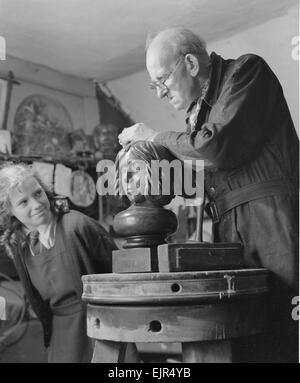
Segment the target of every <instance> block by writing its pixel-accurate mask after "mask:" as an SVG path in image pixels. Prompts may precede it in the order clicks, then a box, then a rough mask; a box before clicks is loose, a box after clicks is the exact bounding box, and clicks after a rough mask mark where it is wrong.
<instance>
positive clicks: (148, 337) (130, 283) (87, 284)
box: [82, 269, 268, 363]
mask: <svg viewBox="0 0 300 383" xmlns="http://www.w3.org/2000/svg"><path fill="white" fill-rule="evenodd" d="M82 281H83V296H82V298H83V300H84V301H86V302H88V305H87V331H88V335H89V336H90V337H91V338H93V339H95V340H96V346H95V352H94V357H93V362H98V363H117V362H119V363H120V362H122V361H124V356H125V350H126V345H127V344H130V343H137V342H180V343H182V353H183V361H184V362H231V361H232V351H231V342H232V340H233V339H234V338H238V337H241V336H247V335H253V334H257V333H260V332H262V331H263V328H264V325H265V318H266V299H267V292H268V286H267V270H265V269H242V270H220V271H205V272H178V273H145V274H142V273H132V274H97V275H86V276H83V277H82ZM127 361H134V360H133V359H132V360H130V359H129V360H128V359H127Z"/></svg>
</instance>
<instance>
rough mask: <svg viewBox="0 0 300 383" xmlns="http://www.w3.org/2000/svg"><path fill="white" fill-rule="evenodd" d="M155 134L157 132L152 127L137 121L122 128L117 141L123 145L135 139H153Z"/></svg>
mask: <svg viewBox="0 0 300 383" xmlns="http://www.w3.org/2000/svg"><path fill="white" fill-rule="evenodd" d="M156 134H157V132H156V131H155V130H154V129H151V128H149V127H148V126H147V125H145V124H144V123H142V122H139V123H137V124H134V125H132V126H129V128H125V129H123V131H122V133H121V134H119V143H120V144H121V145H122V146H125V145H128V144H130V143H131V142H135V141H153V139H154V137H155V136H156Z"/></svg>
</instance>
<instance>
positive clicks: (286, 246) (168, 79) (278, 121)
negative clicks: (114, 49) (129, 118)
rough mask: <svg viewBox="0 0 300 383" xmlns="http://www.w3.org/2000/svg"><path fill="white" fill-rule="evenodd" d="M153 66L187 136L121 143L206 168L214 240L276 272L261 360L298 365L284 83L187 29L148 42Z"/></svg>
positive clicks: (140, 132) (141, 135)
mask: <svg viewBox="0 0 300 383" xmlns="http://www.w3.org/2000/svg"><path fill="white" fill-rule="evenodd" d="M146 65H147V70H148V72H149V75H150V77H151V80H152V81H151V84H150V85H151V88H153V89H155V90H156V93H157V96H158V97H159V98H161V99H162V98H164V97H166V98H167V99H168V101H169V102H170V104H171V105H172V106H173V107H174V108H175V109H177V110H181V109H187V118H186V124H187V128H186V132H185V133H179V132H163V133H158V132H156V131H154V130H153V129H151V128H149V127H147V126H146V125H145V124H143V123H139V124H135V125H133V126H131V127H129V128H126V129H124V130H123V132H122V133H121V134H120V136H119V141H120V143H121V144H122V145H125V144H127V143H129V142H131V141H136V140H151V141H154V142H156V143H159V144H162V145H164V146H166V147H167V148H168V149H169V150H170V151H171V152H172V153H173V154H174V155H175V156H177V157H178V158H180V159H184V158H190V157H192V158H196V159H202V160H204V161H205V190H206V195H207V197H208V200H209V207H210V212H211V216H212V219H213V223H214V225H213V232H214V233H213V234H214V240H215V241H217V242H218V241H221V242H237V241H238V242H242V243H243V245H244V258H245V262H246V264H247V265H248V266H250V267H265V268H267V269H268V270H270V272H271V273H270V274H271V279H270V285H271V287H272V291H273V293H272V295H271V298H270V318H271V319H272V325H270V334H272V335H271V337H272V344H271V346H270V347H268V348H267V350H266V351H265V352H264V354H263V355H262V359H264V360H266V361H267V360H269V361H297V360H298V355H297V353H298V350H297V343H298V339H297V322H295V321H293V320H292V318H291V312H292V309H293V306H292V302H291V299H292V297H293V296H295V295H298V248H299V245H298V171H299V169H298V162H299V156H298V154H299V152H298V150H299V149H298V137H297V134H296V131H295V128H294V125H293V122H292V119H291V116H290V112H289V109H288V106H287V103H286V100H285V98H284V95H283V91H282V88H281V85H280V83H279V81H278V79H277V77H276V76H275V74H274V73H273V72H272V71H271V69H270V68H269V66H268V65H267V64H266V62H265V61H264V60H263V59H262V58H261V57H259V56H256V55H253V54H245V55H243V56H241V57H239V58H238V59H236V60H233V59H228V60H225V59H223V58H222V57H221V56H219V55H217V54H216V53H212V54H211V55H208V53H207V51H206V47H205V43H204V42H203V41H202V39H200V38H199V37H198V36H197V35H195V34H194V33H193V32H191V31H189V30H186V29H182V28H170V29H166V30H163V31H161V32H160V33H158V34H157V35H156V36H155V37H154V38H152V40H151V41H150V42H148V44H147V54H146ZM267 343H268V342H267V341H266V340H264V341H263V344H264V345H266V344H267ZM249 347H250V346H249ZM249 347H248V350H249V349H250V348H251V347H250V348H249ZM257 349H260V350H262V348H261V346H258V347H257ZM271 349H272V352H271V351H270V350H271ZM251 352H252V351H251ZM253 352H254V351H253Z"/></svg>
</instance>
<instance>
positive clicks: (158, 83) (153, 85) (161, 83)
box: [149, 56, 184, 92]
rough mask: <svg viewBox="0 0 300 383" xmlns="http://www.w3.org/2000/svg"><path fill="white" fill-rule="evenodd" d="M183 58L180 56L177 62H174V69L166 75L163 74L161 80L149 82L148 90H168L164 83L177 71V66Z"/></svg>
mask: <svg viewBox="0 0 300 383" xmlns="http://www.w3.org/2000/svg"><path fill="white" fill-rule="evenodd" d="M183 57H184V56H180V57H179V58H178V60H177V61H176V63H175V66H174V68H173V69H172V70H171V71H170V72H169V73H167V74H165V75H164V76H163V77H162V79H161V80H157V81H151V82H150V83H149V86H150V89H152V90H156V89H159V90H161V91H164V92H166V91H168V90H169V88H168V87H167V85H166V84H165V82H166V81H167V80H168V79H169V78H170V77H171V76H172V75H173V74H174V73H175V72H176V70H177V69H178V67H179V64H180V61H181V59H182V58H183Z"/></svg>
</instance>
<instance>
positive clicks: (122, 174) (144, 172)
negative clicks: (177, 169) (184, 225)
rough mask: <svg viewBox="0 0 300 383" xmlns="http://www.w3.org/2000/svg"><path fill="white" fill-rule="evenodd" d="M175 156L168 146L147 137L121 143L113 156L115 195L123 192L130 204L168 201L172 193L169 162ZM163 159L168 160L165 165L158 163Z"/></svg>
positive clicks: (160, 203)
mask: <svg viewBox="0 0 300 383" xmlns="http://www.w3.org/2000/svg"><path fill="white" fill-rule="evenodd" d="M174 159H175V157H174V156H173V155H172V154H171V153H170V151H169V150H168V149H167V148H165V147H164V146H162V145H159V144H156V143H153V142H149V141H137V142H134V143H132V144H129V145H128V146H126V147H124V148H123V149H122V150H121V151H120V152H119V153H118V155H117V158H116V184H115V187H116V195H117V196H122V195H126V196H127V197H128V198H129V200H130V201H131V203H132V204H133V203H135V204H136V203H138V204H140V203H143V202H146V201H149V202H150V203H151V204H155V205H160V206H163V205H167V204H168V203H170V202H171V200H172V199H173V198H174V197H175V195H174V188H173V183H174V182H173V181H174V180H173V178H174V175H173V174H172V173H171V172H170V171H169V165H168V164H169V163H170V162H172V161H173V160H174ZM162 161H165V163H166V164H167V166H166V168H165V169H164V167H163V166H162V167H161V166H160V167H158V164H161V163H162ZM165 170H166V171H165ZM163 181H164V182H165V184H164V185H166V186H167V187H166V188H165V189H164V188H163Z"/></svg>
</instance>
